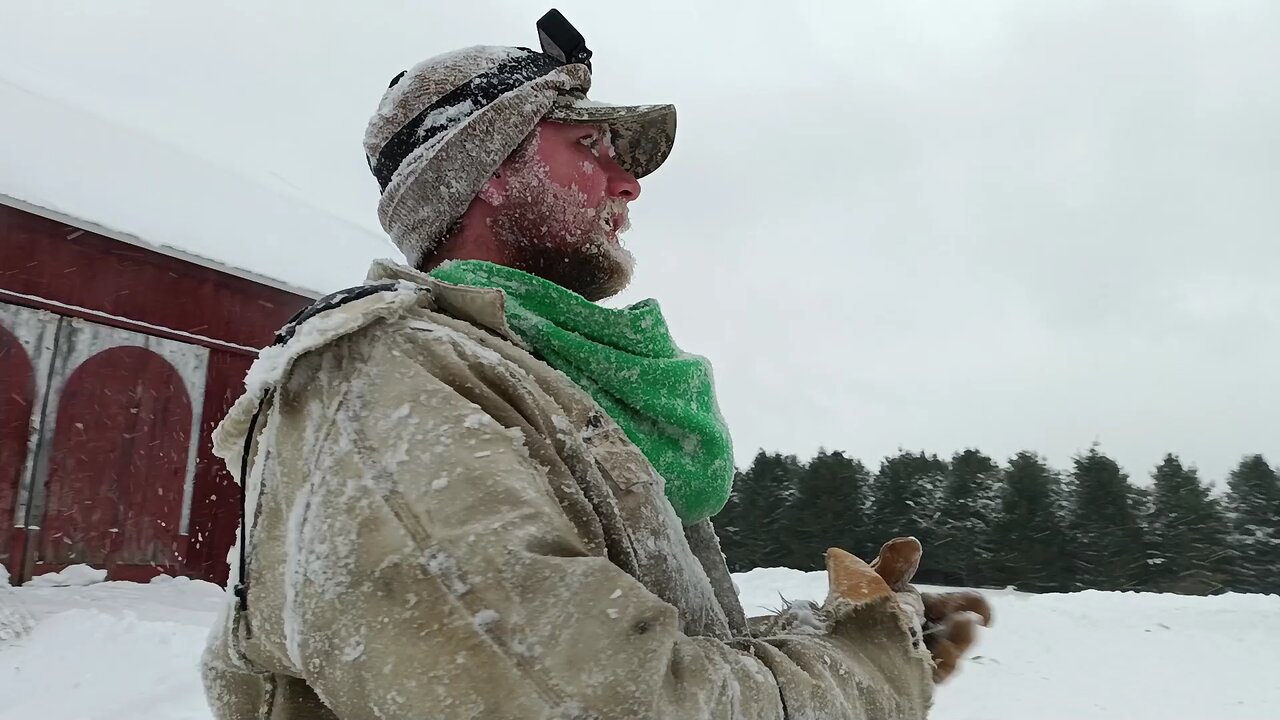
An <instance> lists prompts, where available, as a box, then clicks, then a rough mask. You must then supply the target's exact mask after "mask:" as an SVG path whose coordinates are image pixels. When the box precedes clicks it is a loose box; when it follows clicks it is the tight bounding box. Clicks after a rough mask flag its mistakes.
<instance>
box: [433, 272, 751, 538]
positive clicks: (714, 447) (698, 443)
mask: <svg viewBox="0 0 1280 720" xmlns="http://www.w3.org/2000/svg"><path fill="white" fill-rule="evenodd" d="M430 275H431V276H432V277H434V278H436V279H438V280H440V281H442V282H446V283H450V284H453V285H467V286H471V287H482V288H494V289H498V290H502V291H503V292H504V293H505V294H506V316H507V324H508V325H509V326H510V327H511V329H512V331H514V332H515V333H516V334H517V335H519V336H520V338H521V339H522V340H524V342H525V343H527V344H528V345H529V346H530V347H531V348H533V350H534V352H535V353H537V355H538V356H539V357H540V358H541V359H542V360H543V361H545V362H546V363H547V364H548V365H550V366H551V367H553V368H555V369H557V370H559V371H560V372H562V373H564V374H565V375H567V376H569V379H571V380H573V382H574V383H576V384H577V385H578V386H579V387H581V388H582V389H583V390H585V391H587V392H588V393H589V394H590V395H591V397H592V398H593V399H595V401H596V403H598V404H599V405H600V407H601V408H603V409H604V411H605V412H607V413H609V416H610V417H612V418H613V420H614V421H615V422H617V423H618V425H619V426H620V427H621V428H622V430H623V432H625V433H626V434H627V437H628V438H630V439H631V441H632V442H634V443H635V444H636V446H637V447H639V448H640V450H641V452H643V453H644V455H645V457H647V458H648V459H649V462H650V463H651V464H652V465H653V467H654V469H655V470H657V471H658V473H659V474H660V475H662V477H663V479H664V480H665V481H666V494H667V499H668V500H669V501H670V502H671V505H672V506H673V507H675V510H676V514H677V515H679V516H680V519H681V520H682V521H683V522H684V523H685V524H686V525H692V524H694V523H696V522H698V521H700V520H704V519H706V518H709V517H711V516H713V515H715V514H716V513H717V512H719V511H720V509H721V508H722V507H724V504H725V501H727V500H728V498H729V490H730V487H731V486H732V484H733V449H732V446H731V444H730V439H729V429H728V427H726V425H725V423H724V420H723V419H722V418H721V417H720V411H719V408H718V406H717V404H716V397H715V387H714V385H713V382H712V377H711V365H710V363H708V362H707V360H706V359H705V358H701V357H698V356H696V355H689V354H687V353H685V352H683V351H681V350H680V348H678V347H676V345H675V342H674V341H673V340H672V339H671V333H670V332H669V331H668V329H667V323H666V320H665V319H664V318H663V317H662V311H661V310H660V309H659V308H658V304H657V302H656V301H654V300H643V301H641V302H638V303H636V304H634V305H631V306H629V307H626V308H622V309H618V310H615V309H612V308H606V307H602V306H600V305H597V304H595V303H593V302H591V301H589V300H587V299H586V298H584V297H582V296H581V295H578V294H577V293H574V292H572V291H570V290H566V289H565V288H562V287H560V286H559V285H556V284H555V283H552V282H550V281H547V280H543V279H542V278H540V277H537V276H534V275H530V274H529V273H526V272H522V271H520V270H515V269H512V268H508V267H504V266H502V265H495V264H493V263H489V262H482V261H479V260H460V261H454V262H448V263H445V264H444V265H441V266H440V267H438V268H436V269H435V270H432V271H431V273H430Z"/></svg>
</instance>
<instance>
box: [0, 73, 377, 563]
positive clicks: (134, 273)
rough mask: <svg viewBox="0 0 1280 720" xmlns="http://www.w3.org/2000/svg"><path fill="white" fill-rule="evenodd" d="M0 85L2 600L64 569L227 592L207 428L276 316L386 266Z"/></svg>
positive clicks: (222, 522)
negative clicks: (87, 568)
mask: <svg viewBox="0 0 1280 720" xmlns="http://www.w3.org/2000/svg"><path fill="white" fill-rule="evenodd" d="M0 88H2V89H3V91H2V92H0V106H4V107H5V113H6V116H7V118H6V123H8V122H9V118H16V120H15V122H17V123H18V124H19V125H20V126H21V124H22V123H24V122H25V123H26V125H27V127H26V128H25V131H23V130H24V128H22V127H19V128H16V129H14V131H13V132H10V131H8V130H7V131H6V133H5V134H6V135H8V136H9V137H8V138H5V139H0V518H12V519H13V522H12V524H11V525H12V527H10V528H6V529H5V530H4V532H0V564H3V565H4V566H5V567H6V568H7V569H8V570H9V572H10V574H11V576H12V580H11V582H13V583H15V584H18V583H21V582H22V581H24V580H26V579H29V578H31V577H33V576H35V575H40V574H42V573H46V572H52V571H57V570H60V569H62V568H64V567H66V566H67V565H71V564H76V563H87V564H89V565H92V566H94V567H99V568H105V569H106V570H107V572H108V578H110V579H128V580H147V579H150V578H151V577H153V576H155V575H157V574H160V573H166V574H171V575H188V576H191V577H197V578H202V579H207V580H211V581H214V582H220V583H222V582H225V581H226V577H227V569H228V568H227V553H228V550H229V549H230V548H231V545H232V543H233V542H234V539H235V534H236V528H237V524H238V522H239V510H238V500H239V487H238V485H236V483H235V482H234V481H233V480H232V479H231V477H230V475H229V474H228V473H227V472H226V470H225V469H224V468H223V467H222V463H221V461H218V460H217V459H216V458H214V457H213V455H212V453H211V440H210V434H211V432H212V429H213V428H214V427H215V426H216V425H217V423H218V421H219V420H220V419H221V417H222V415H223V414H224V413H225V411H226V410H227V408H228V407H229V406H230V404H231V403H232V401H233V400H234V399H235V398H236V397H238V396H239V394H240V393H241V392H242V390H243V385H242V379H243V377H244V374H245V371H246V370H247V369H248V367H249V365H250V364H251V363H252V361H253V359H254V357H255V356H256V349H257V348H260V347H262V346H264V345H266V344H268V343H270V341H271V337H272V334H273V333H274V331H275V330H276V329H277V328H279V327H280V326H281V325H282V324H283V323H284V322H285V321H286V320H287V319H288V318H289V316H290V315H292V314H293V313H294V312H296V311H297V310H298V309H299V308H301V307H303V306H304V305H306V304H308V303H309V302H310V299H311V298H313V297H316V296H318V295H319V294H322V293H323V292H327V291H330V290H334V289H337V288H339V287H344V286H347V285H352V284H356V283H358V282H359V281H360V279H361V276H362V275H363V266H365V265H366V264H367V261H368V260H369V259H371V258H372V257H373V256H376V255H393V251H391V250H390V246H389V245H386V244H384V243H383V241H382V240H381V239H380V238H378V237H376V236H375V235H374V234H373V233H371V232H370V231H369V230H367V229H365V228H362V227H356V226H353V225H351V224H349V223H344V222H343V221H341V220H339V219H337V218H333V217H331V216H328V215H326V214H324V213H323V212H321V211H318V210H316V209H315V208H314V207H313V206H311V205H309V204H307V203H305V202H303V201H301V200H297V199H293V198H291V197H290V196H288V195H287V194H285V193H282V192H280V191H279V190H275V191H273V189H272V188H270V187H265V186H263V184H262V183H254V182H253V181H251V180H249V179H246V178H242V177H236V176H234V175H233V174H231V173H228V172H223V171H220V170H218V169H217V168H215V167H213V166H212V165H211V164H209V163H206V162H202V161H200V160H199V159H197V158H195V157H193V156H191V155H189V154H187V153H185V152H182V151H178V150H174V149H171V148H167V147H166V146H163V145H160V144H158V143H155V142H152V141H150V140H149V139H148V138H146V137H142V136H139V135H136V134H132V133H130V132H129V131H128V130H127V129H126V128H122V127H118V126H114V125H111V124H110V123H107V122H105V121H103V120H101V119H99V118H97V117H96V116H93V115H89V114H87V113H78V112H75V111H74V109H72V108H68V107H66V106H63V105H59V104H57V103H54V102H52V101H48V100H45V99H43V98H40V97H38V96H35V95H25V94H23V93H21V92H15V91H14V89H13V88H12V87H7V88H4V87H3V86H0ZM357 139H358V138H357ZM370 213H371V214H372V205H371V210H370Z"/></svg>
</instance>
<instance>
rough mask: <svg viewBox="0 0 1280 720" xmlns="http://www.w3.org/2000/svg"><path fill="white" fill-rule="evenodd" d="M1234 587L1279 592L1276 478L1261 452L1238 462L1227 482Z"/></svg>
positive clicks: (1279, 522)
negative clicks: (1234, 575)
mask: <svg viewBox="0 0 1280 720" xmlns="http://www.w3.org/2000/svg"><path fill="white" fill-rule="evenodd" d="M1227 487H1228V488H1229V492H1228V494H1227V506H1228V510H1229V514H1230V517H1231V525H1232V532H1231V547H1232V549H1233V550H1234V552H1235V555H1236V563H1237V573H1236V582H1235V583H1233V588H1232V589H1234V590H1239V591H1240V592H1261V593H1280V478H1277V476H1276V471H1275V470H1273V469H1272V468H1271V466H1270V465H1268V464H1267V461H1266V459H1265V458H1263V457H1262V456H1261V455H1251V456H1249V457H1246V458H1244V459H1243V460H1241V461H1240V464H1239V465H1238V466H1237V467H1236V469H1235V470H1233V471H1232V472H1231V478H1230V479H1229V480H1228V482H1227Z"/></svg>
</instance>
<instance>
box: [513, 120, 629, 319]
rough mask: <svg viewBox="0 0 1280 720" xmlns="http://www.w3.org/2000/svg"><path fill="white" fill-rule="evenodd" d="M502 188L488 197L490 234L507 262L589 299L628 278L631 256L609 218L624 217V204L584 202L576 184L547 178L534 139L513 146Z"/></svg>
mask: <svg viewBox="0 0 1280 720" xmlns="http://www.w3.org/2000/svg"><path fill="white" fill-rule="evenodd" d="M503 177H504V179H505V180H506V188H507V192H506V193H505V194H504V195H503V197H502V198H501V199H500V200H496V201H493V202H491V204H492V205H493V207H494V210H495V212H494V215H493V217H492V218H490V220H489V225H490V227H491V228H492V230H493V234H494V237H495V238H497V239H498V240H499V241H500V242H501V244H502V246H503V247H504V248H506V250H507V253H508V254H507V264H508V265H510V266H511V267H514V268H516V269H517V270H523V271H525V272H527V273H532V274H534V275H537V276H538V277H541V278H544V279H546V280H550V281H551V282H554V283H556V284H557V285H560V286H561V287H564V288H567V289H569V290H572V291H574V292H576V293H578V294H579V295H582V296H583V297H585V298H587V299H588V300H602V299H604V298H607V297H611V296H613V295H616V294H618V293H619V292H621V291H622V290H623V289H624V288H626V286H627V284H628V283H630V282H631V274H632V271H633V269H634V267H635V259H634V258H633V257H632V255H631V253H630V252H628V251H627V249H626V248H624V247H622V244H621V243H620V242H619V241H618V239H617V235H620V234H621V233H622V232H624V231H625V230H626V229H627V228H628V227H629V223H628V222H626V221H625V220H624V222H623V224H622V227H620V228H619V229H618V230H617V232H616V233H615V232H614V230H613V219H614V218H615V217H617V216H622V217H623V218H626V215H627V204H626V201H624V200H621V199H616V198H615V199H610V200H607V201H605V202H604V203H602V204H601V206H600V207H595V208H592V207H586V196H585V195H584V194H583V192H582V191H581V190H579V189H578V188H577V187H565V186H563V185H558V184H556V183H554V182H552V181H551V177H550V171H549V168H548V167H547V165H546V163H545V162H543V161H542V159H541V158H539V157H538V138H537V136H536V135H535V136H533V137H532V138H530V142H528V143H526V144H525V146H524V147H522V148H521V149H520V150H517V152H516V154H515V155H514V156H513V157H512V158H511V162H509V163H508V164H507V166H506V168H505V170H504V174H503Z"/></svg>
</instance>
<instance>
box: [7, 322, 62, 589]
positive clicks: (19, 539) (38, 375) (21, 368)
mask: <svg viewBox="0 0 1280 720" xmlns="http://www.w3.org/2000/svg"><path fill="white" fill-rule="evenodd" d="M56 326H57V316H56V315H53V314H52V313H47V312H41V311H39V310H29V309H27V308H23V307H17V306H14V305H6V304H3V303H0V564H2V565H4V566H5V568H6V569H7V570H8V571H9V573H10V574H11V575H12V576H13V577H12V579H13V580H17V579H19V578H20V576H21V572H22V566H23V557H24V555H25V552H26V534H27V527H26V525H27V523H26V508H27V500H28V498H29V497H30V495H31V480H32V473H31V468H32V464H33V462H32V461H33V459H34V458H33V455H34V450H35V445H36V440H37V438H38V437H39V421H40V413H39V411H38V410H39V408H40V405H41V401H42V400H43V398H44V392H45V386H46V384H47V381H48V375H49V359H50V355H51V351H52V349H53V338H54V332H55V331H56V329H57V327H56Z"/></svg>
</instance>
